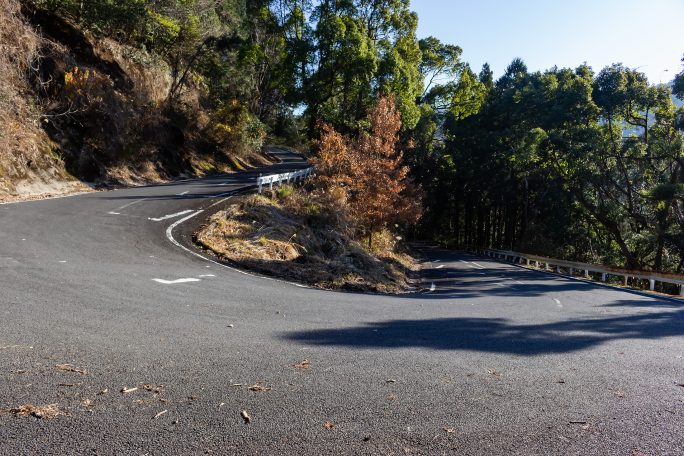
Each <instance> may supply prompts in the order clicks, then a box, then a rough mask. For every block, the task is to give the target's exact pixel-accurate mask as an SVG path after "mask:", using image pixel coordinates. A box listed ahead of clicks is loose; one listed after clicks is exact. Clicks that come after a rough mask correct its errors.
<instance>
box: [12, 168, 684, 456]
mask: <svg viewBox="0 0 684 456" xmlns="http://www.w3.org/2000/svg"><path fill="white" fill-rule="evenodd" d="M284 158H285V163H283V164H281V165H278V166H277V167H276V168H279V169H285V168H290V167H298V166H303V164H302V163H300V162H298V161H296V160H294V159H293V157H291V156H285V157H284ZM253 178H254V173H251V174H250V173H247V174H240V175H231V176H228V177H224V178H219V177H216V178H211V179H201V180H191V181H186V182H177V183H173V184H170V185H163V186H153V187H144V188H134V189H126V190H117V191H110V192H98V193H91V194H86V195H80V196H75V197H70V198H62V199H53V200H44V201H34V202H28V203H19V204H9V205H1V206H0V321H1V322H2V324H0V409H7V408H12V407H17V406H20V405H22V404H35V405H45V404H57V405H58V407H59V408H60V409H61V410H62V411H63V412H64V413H65V414H64V415H62V416H58V417H56V418H54V419H50V420H46V419H37V418H34V417H31V416H28V417H17V416H14V415H13V414H11V413H7V412H5V413H0V455H3V456H4V455H21V454H55V455H62V454H101V455H110V454H111V455H113V454H117V455H119V454H131V455H144V454H149V455H174V454H179V455H186V454H187V455H194V454H250V455H252V454H261V455H300V454H301V455H322V454H335V455H337V454H349V455H352V454H353V455H356V454H369V455H371V454H372V455H375V454H382V455H384V454H387V455H390V454H394V455H404V454H425V455H428V454H429V455H437V454H449V455H450V454H463V455H511V454H520V455H628V456H633V455H642V454H643V455H649V456H652V455H682V454H684V387H682V386H679V385H678V384H684V304H680V303H677V302H674V301H666V300H660V299H658V298H652V297H646V296H640V295H637V294H632V293H629V292H626V291H619V290H614V289H609V288H604V287H600V286H598V285H592V284H588V283H583V282H579V281H572V280H569V279H565V278H562V277H557V276H553V275H549V274H543V273H539V272H534V271H529V270H526V269H522V268H518V267H515V266H511V265H506V264H502V263H498V262H495V261H492V260H490V259H484V258H479V257H474V256H470V255H467V254H464V253H459V252H450V251H443V250H439V249H435V248H429V247H425V248H423V249H421V254H422V255H423V256H424V257H425V259H426V262H425V264H424V277H425V284H426V287H427V288H428V289H429V288H430V286H431V285H432V284H434V290H433V291H423V292H421V293H417V294H413V295H406V296H400V297H392V296H381V295H363V294H351V293H332V292H324V291H320V290H314V289H307V288H302V287H298V286H295V285H292V284H288V283H284V282H279V281H274V280H268V279H264V278H260V277H255V276H251V275H246V274H243V273H241V272H238V271H235V270H233V269H230V268H226V267H223V266H221V265H219V264H217V263H214V262H210V261H207V260H205V259H202V258H200V257H198V256H196V255H194V254H192V253H189V252H188V251H186V250H184V249H183V248H182V247H179V246H178V245H176V244H174V243H173V242H172V241H171V240H170V239H169V238H168V237H167V231H169V230H168V228H169V226H171V225H172V224H174V223H176V222H178V221H180V220H182V219H184V218H186V217H189V216H191V215H193V214H196V211H198V210H202V209H203V210H204V212H202V213H199V214H197V215H196V216H194V217H192V218H190V219H188V220H185V221H184V222H182V223H180V224H177V225H175V226H174V228H173V229H172V230H170V231H171V233H170V234H171V235H172V238H173V240H174V241H175V242H178V243H179V244H181V245H182V246H185V247H186V248H187V247H188V246H190V245H191V242H190V239H189V236H188V234H189V233H191V232H192V230H193V229H194V228H196V227H197V225H198V224H199V223H201V222H202V221H203V220H204V219H205V218H206V216H207V215H208V214H209V213H211V211H212V210H215V209H218V208H219V207H221V206H222V205H223V204H225V203H226V201H223V202H220V201H222V200H223V199H224V198H226V197H227V196H229V195H226V194H225V193H226V192H231V191H234V190H236V189H238V188H240V187H242V186H244V185H246V184H248V183H250V182H253ZM185 192H187V193H185ZM215 195H221V196H215ZM219 202H220V203H219ZM211 205H214V206H213V208H212V207H210V206H211ZM185 211H189V212H185ZM180 212H183V214H180V215H175V216H173V217H169V218H165V219H163V220H153V219H161V218H163V217H164V216H167V215H174V214H178V213H180ZM428 260H429V261H428ZM154 279H161V282H160V281H155V280H154ZM178 279H194V280H195V281H181V282H177V283H164V282H163V281H167V282H173V281H176V280H178ZM230 325H232V327H231V326H230ZM305 359H306V360H308V368H302V367H295V365H297V364H300V363H301V362H302V361H303V360H305ZM58 364H70V365H71V366H72V367H74V368H75V369H76V370H82V371H85V374H82V373H79V372H69V371H64V370H60V369H58V368H56V367H55V366H56V365H58ZM305 365H307V364H305ZM254 384H260V385H261V386H263V387H264V388H265V390H264V391H251V390H250V389H248V387H249V386H251V385H254ZM144 385H148V386H147V389H146V388H145V386H144ZM134 387H137V388H138V389H137V390H135V391H132V392H130V393H126V394H124V393H122V392H121V390H122V389H124V388H134ZM268 388H270V389H268ZM103 390H107V392H106V393H104V394H98V393H100V392H102V391H103ZM86 400H90V401H92V403H90V405H87V404H88V402H84V401H86ZM242 410H245V411H247V413H248V414H249V416H250V417H251V422H250V423H249V424H246V423H245V422H244V420H243V418H242V417H241V416H240V412H241V411H242ZM163 411H166V412H165V413H163V414H161V415H159V416H158V417H157V418H156V419H154V417H155V416H156V415H157V414H159V413H160V412H163ZM326 422H329V424H328V426H325V423H326Z"/></svg>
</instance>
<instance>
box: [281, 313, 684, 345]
mask: <svg viewBox="0 0 684 456" xmlns="http://www.w3.org/2000/svg"><path fill="white" fill-rule="evenodd" d="M623 305H625V306H629V302H624V303H623ZM682 335H684V309H679V310H676V311H658V312H650V313H640V314H636V315H635V314H630V315H626V316H611V317H596V318H582V319H572V320H565V321H558V322H552V323H544V324H517V323H513V322H511V321H509V320H506V319H502V318H436V319H426V320H387V321H380V322H374V323H369V324H366V325H362V326H355V327H350V328H342V329H321V330H311V331H301V332H295V333H289V334H286V335H285V336H284V338H286V339H288V340H291V341H296V342H300V343H304V344H310V345H327V346H342V347H349V348H360V349H361V348H363V349H367V348H371V349H372V348H378V349H387V348H406V347H421V348H429V349H435V350H468V351H480V352H490V353H509V354H515V355H522V356H534V355H539V354H550V353H568V352H573V351H578V350H583V349H587V348H590V347H593V346H596V345H600V344H602V343H604V342H607V341H611V340H618V339H634V340H639V339H641V340H648V339H661V338H664V337H671V336H682Z"/></svg>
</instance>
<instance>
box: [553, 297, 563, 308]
mask: <svg viewBox="0 0 684 456" xmlns="http://www.w3.org/2000/svg"><path fill="white" fill-rule="evenodd" d="M553 300H554V301H555V302H556V304H558V307H563V304H561V302H560V301H559V300H558V299H556V298H553Z"/></svg>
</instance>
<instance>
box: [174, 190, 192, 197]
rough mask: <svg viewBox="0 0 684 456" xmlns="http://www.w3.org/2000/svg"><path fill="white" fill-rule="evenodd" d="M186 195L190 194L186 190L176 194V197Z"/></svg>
mask: <svg viewBox="0 0 684 456" xmlns="http://www.w3.org/2000/svg"><path fill="white" fill-rule="evenodd" d="M188 193H190V192H189V191H187V190H186V191H184V192H183V193H176V196H183V195H187V194H188Z"/></svg>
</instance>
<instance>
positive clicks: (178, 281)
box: [152, 277, 200, 285]
mask: <svg viewBox="0 0 684 456" xmlns="http://www.w3.org/2000/svg"><path fill="white" fill-rule="evenodd" d="M152 280H154V281H155V282H159V283H163V284H164V285H173V284H174V283H186V282H199V281H200V279H195V278H194V277H188V278H187V279H176V280H164V279H152Z"/></svg>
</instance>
